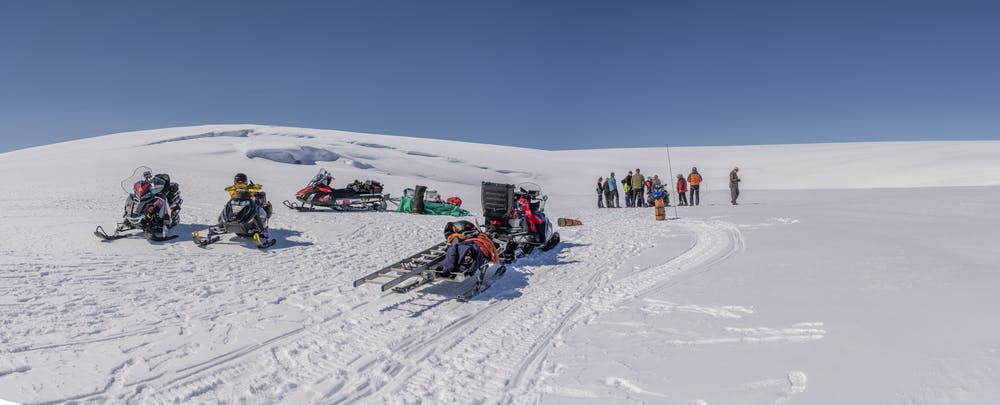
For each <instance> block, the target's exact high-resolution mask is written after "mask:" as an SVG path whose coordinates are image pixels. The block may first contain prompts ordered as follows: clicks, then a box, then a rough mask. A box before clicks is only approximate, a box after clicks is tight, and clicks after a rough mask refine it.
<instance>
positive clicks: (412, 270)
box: [354, 242, 448, 292]
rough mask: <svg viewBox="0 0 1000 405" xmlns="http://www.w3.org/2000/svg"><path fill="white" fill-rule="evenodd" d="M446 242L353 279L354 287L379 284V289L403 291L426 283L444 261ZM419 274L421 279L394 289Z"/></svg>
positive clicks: (446, 248) (431, 278)
mask: <svg viewBox="0 0 1000 405" xmlns="http://www.w3.org/2000/svg"><path fill="white" fill-rule="evenodd" d="M447 250H448V244H447V243H446V242H441V243H439V244H437V245H434V246H431V247H429V248H427V249H425V250H424V251H422V252H420V253H417V254H415V255H412V256H410V257H407V258H405V259H403V260H400V261H398V262H396V263H393V264H390V265H388V266H386V267H384V268H383V269H381V270H378V271H376V272H374V273H371V274H369V275H367V276H364V277H362V278H359V279H357V280H354V287H357V286H360V285H362V284H366V283H367V284H381V290H382V291H383V292H384V291H388V290H389V289H393V290H394V291H396V292H405V291H409V290H412V289H413V288H416V287H417V286H419V285H422V284H426V283H428V282H430V281H431V280H433V279H434V274H433V273H434V270H435V269H436V268H437V267H438V265H439V264H440V263H441V262H442V261H444V254H445V251H447ZM418 276H420V277H421V278H422V280H417V281H416V282H415V283H413V284H414V285H406V286H405V287H406V288H405V289H403V290H399V289H394V287H396V286H397V285H399V284H400V283H402V282H404V281H406V280H409V279H411V278H414V277H418Z"/></svg>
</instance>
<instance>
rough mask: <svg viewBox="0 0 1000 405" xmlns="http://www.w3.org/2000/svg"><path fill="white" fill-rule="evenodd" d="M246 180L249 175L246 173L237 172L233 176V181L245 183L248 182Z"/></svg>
mask: <svg viewBox="0 0 1000 405" xmlns="http://www.w3.org/2000/svg"><path fill="white" fill-rule="evenodd" d="M246 182H247V175H245V174H243V173H236V175H235V176H233V183H243V184H246Z"/></svg>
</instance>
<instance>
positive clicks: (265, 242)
mask: <svg viewBox="0 0 1000 405" xmlns="http://www.w3.org/2000/svg"><path fill="white" fill-rule="evenodd" d="M253 241H254V242H255V243H256V244H257V248H258V249H267V248H269V247H271V246H274V244H275V243H278V241H277V240H276V239H273V238H272V239H267V237H264V239H261V236H260V234H259V233H255V234H253Z"/></svg>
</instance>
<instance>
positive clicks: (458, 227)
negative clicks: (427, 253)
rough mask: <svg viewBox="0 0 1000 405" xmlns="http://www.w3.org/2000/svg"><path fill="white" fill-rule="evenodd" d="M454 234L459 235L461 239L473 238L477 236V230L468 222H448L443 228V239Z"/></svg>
mask: <svg viewBox="0 0 1000 405" xmlns="http://www.w3.org/2000/svg"><path fill="white" fill-rule="evenodd" d="M456 233H457V234H459V235H461V239H469V238H474V237H476V235H479V228H477V227H476V225H475V224H473V223H472V222H469V221H455V222H449V223H448V224H447V225H445V226H444V236H445V238H447V237H448V236H450V235H452V234H456Z"/></svg>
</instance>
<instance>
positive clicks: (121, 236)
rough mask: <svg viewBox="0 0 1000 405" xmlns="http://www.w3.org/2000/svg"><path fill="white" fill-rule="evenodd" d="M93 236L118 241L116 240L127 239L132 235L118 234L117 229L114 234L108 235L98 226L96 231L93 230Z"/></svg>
mask: <svg viewBox="0 0 1000 405" xmlns="http://www.w3.org/2000/svg"><path fill="white" fill-rule="evenodd" d="M94 236H97V237H98V238H101V239H104V240H118V239H124V238H127V237H129V236H132V235H130V234H123V233H121V232H119V231H118V230H117V229H116V230H115V233H114V234H112V235H108V233H107V232H105V231H104V227H102V226H98V227H97V229H95V230H94Z"/></svg>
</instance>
